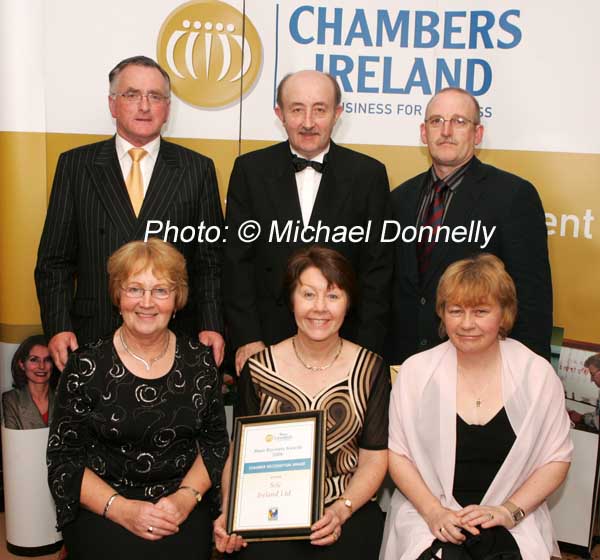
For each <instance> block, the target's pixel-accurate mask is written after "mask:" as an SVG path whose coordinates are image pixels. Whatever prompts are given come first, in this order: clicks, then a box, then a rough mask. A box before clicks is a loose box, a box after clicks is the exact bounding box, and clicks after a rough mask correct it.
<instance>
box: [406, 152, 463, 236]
mask: <svg viewBox="0 0 600 560" xmlns="http://www.w3.org/2000/svg"><path fill="white" fill-rule="evenodd" d="M472 161H473V158H471V159H470V160H469V161H468V162H467V163H465V164H464V165H462V166H461V167H459V168H458V169H456V170H455V171H453V172H452V173H450V175H448V176H447V177H446V178H445V179H444V180H443V181H444V183H446V185H447V187H448V188H447V189H446V190H445V191H444V215H443V216H442V224H443V223H444V221H445V219H446V213H447V212H448V208H449V207H450V203H451V202H452V198H453V197H454V193H455V191H456V189H457V188H458V186H459V185H460V184H461V183H462V180H463V177H464V176H465V173H466V171H467V169H468V167H469V165H471V162H472ZM437 180H438V176H437V175H436V173H435V170H434V168H433V165H432V166H431V168H430V170H429V177H428V178H427V182H426V184H425V185H424V186H423V189H422V190H421V195H420V201H419V211H418V212H417V223H416V225H417V227H418V226H420V225H421V224H422V223H423V220H424V219H425V215H426V213H427V208H429V205H430V204H431V201H432V200H433V195H434V188H433V185H434V184H435V182H436V181H437Z"/></svg>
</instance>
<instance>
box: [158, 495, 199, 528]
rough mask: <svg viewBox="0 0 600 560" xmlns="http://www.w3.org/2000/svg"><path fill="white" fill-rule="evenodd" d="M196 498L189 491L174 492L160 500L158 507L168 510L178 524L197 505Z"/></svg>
mask: <svg viewBox="0 0 600 560" xmlns="http://www.w3.org/2000/svg"><path fill="white" fill-rule="evenodd" d="M197 503H198V502H197V501H196V499H195V498H194V497H193V496H191V495H190V494H188V493H187V492H182V491H179V492H173V493H172V494H169V495H168V496H164V497H163V498H161V499H160V500H158V502H156V507H157V508H159V509H162V510H163V511H168V512H169V513H170V514H171V515H172V516H173V518H174V520H175V523H177V525H181V524H182V523H183V522H184V521H185V520H186V519H187V518H188V515H189V514H190V513H191V512H192V510H193V509H194V508H195V507H196V505H197Z"/></svg>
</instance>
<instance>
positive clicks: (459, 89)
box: [425, 87, 481, 124]
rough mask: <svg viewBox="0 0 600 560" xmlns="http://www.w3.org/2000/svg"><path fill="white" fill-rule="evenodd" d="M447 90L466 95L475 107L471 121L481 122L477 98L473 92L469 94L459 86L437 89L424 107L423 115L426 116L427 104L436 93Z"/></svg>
mask: <svg viewBox="0 0 600 560" xmlns="http://www.w3.org/2000/svg"><path fill="white" fill-rule="evenodd" d="M447 91H455V92H456V93H462V94H463V95H466V96H467V97H468V98H469V99H470V100H471V101H472V102H473V106H474V107H475V118H474V119H473V122H474V123H475V124H481V107H480V106H479V101H477V99H475V96H474V95H473V94H471V93H470V92H468V91H467V90H466V89H463V88H459V87H445V88H443V89H441V90H440V91H438V92H437V93H436V94H435V95H434V96H433V97H432V98H431V99H430V100H429V102H428V103H427V106H426V107H425V117H427V112H428V111H429V106H430V105H431V104H432V103H433V100H434V99H435V98H436V97H437V96H438V95H440V93H445V92H447Z"/></svg>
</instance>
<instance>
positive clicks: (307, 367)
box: [292, 336, 344, 371]
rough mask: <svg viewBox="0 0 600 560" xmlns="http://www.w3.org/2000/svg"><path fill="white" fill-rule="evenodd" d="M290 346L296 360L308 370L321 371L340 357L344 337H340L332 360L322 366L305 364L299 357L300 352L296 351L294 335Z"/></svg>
mask: <svg viewBox="0 0 600 560" xmlns="http://www.w3.org/2000/svg"><path fill="white" fill-rule="evenodd" d="M292 346H293V347H294V354H296V358H298V361H299V362H300V363H301V364H302V365H303V366H304V367H305V368H306V369H308V370H310V371H323V370H326V369H329V368H330V367H331V366H332V365H333V364H335V361H336V360H337V359H338V358H339V357H340V354H341V353H342V347H343V346H344V339H343V338H340V345H339V347H338V350H337V352H336V354H335V356H334V357H333V360H331V362H329V363H328V364H326V365H324V366H313V365H310V364H307V363H306V362H305V361H304V360H303V359H302V358H301V357H300V354H299V352H298V348H296V337H295V336H294V337H293V338H292Z"/></svg>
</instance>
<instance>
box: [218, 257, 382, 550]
mask: <svg viewBox="0 0 600 560" xmlns="http://www.w3.org/2000/svg"><path fill="white" fill-rule="evenodd" d="M285 291H286V293H287V296H288V299H289V302H290V305H291V308H292V310H293V313H294V318H295V320H296V324H297V326H298V332H297V334H296V335H295V336H293V337H292V338H289V339H286V340H284V341H282V342H280V343H279V344H275V345H273V346H271V347H269V348H266V349H264V350H262V351H261V352H259V353H257V354H255V355H254V356H252V357H251V358H250V359H249V360H248V361H247V362H246V364H245V366H244V369H243V370H242V373H241V377H240V381H239V392H240V395H239V396H240V399H239V400H240V402H239V406H238V407H237V409H236V415H237V416H248V415H256V414H261V415H266V414H277V413H281V412H292V411H304V410H317V409H321V410H325V411H326V414H327V434H326V467H325V469H326V470H325V492H324V495H325V499H324V501H325V513H324V515H323V517H322V518H321V519H320V520H319V521H317V522H316V523H315V524H314V525H313V527H312V534H311V536H310V540H289V541H272V542H252V543H245V542H244V541H243V540H242V539H241V538H240V537H237V536H236V535H227V533H226V531H225V514H223V515H222V516H221V517H219V518H218V519H217V520H216V521H215V542H216V546H217V548H218V549H219V550H220V551H224V552H228V553H233V552H235V551H239V552H235V554H236V556H235V558H236V559H239V560H254V559H257V560H258V559H260V560H270V559H279V558H285V560H311V559H318V560H330V559H331V560H334V559H338V558H344V559H346V560H350V559H354V558H356V559H360V560H364V559H374V558H376V557H377V554H378V552H379V547H380V544H381V537H382V531H383V514H382V512H381V510H380V509H379V506H378V505H377V503H376V502H375V501H373V499H372V498H373V497H374V495H375V493H376V492H377V490H378V488H379V486H380V485H381V482H382V480H383V477H384V476H385V472H386V469H387V433H388V430H387V426H388V403H389V391H390V381H389V370H388V369H387V368H386V367H384V364H383V360H382V359H381V357H380V356H378V355H377V354H374V353H373V352H370V351H369V350H367V349H366V348H362V347H360V346H357V345H356V344H353V343H352V342H350V341H348V340H344V339H342V338H341V337H340V333H339V330H340V327H341V326H342V323H343V322H344V317H345V315H346V312H347V311H348V308H349V306H350V304H351V303H353V302H354V301H355V300H354V297H355V294H356V279H355V276H354V272H353V270H352V267H351V265H350V263H349V262H348V261H347V260H346V259H345V258H344V257H343V256H342V255H341V254H340V253H337V252H336V251H332V250H331V249H325V248H322V247H312V248H308V249H304V250H301V251H299V252H297V253H296V254H295V255H293V256H292V257H291V258H290V260H289V262H288V266H287V272H286V280H285ZM225 473H226V475H227V473H228V470H227V467H226V469H225ZM227 491H228V480H227V476H225V477H224V482H223V494H224V497H225V496H226V494H227ZM223 503H224V505H225V504H226V499H224V500H223ZM240 549H241V550H240Z"/></svg>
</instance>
